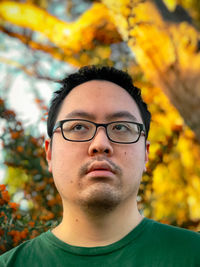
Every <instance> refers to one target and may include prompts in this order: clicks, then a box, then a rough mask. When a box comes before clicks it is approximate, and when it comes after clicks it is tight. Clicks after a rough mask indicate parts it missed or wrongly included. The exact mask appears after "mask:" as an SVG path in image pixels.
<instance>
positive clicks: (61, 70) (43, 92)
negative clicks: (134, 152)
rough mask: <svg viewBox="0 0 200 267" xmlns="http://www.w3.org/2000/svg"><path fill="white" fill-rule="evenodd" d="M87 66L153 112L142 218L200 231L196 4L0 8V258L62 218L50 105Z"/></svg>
mask: <svg viewBox="0 0 200 267" xmlns="http://www.w3.org/2000/svg"><path fill="white" fill-rule="evenodd" d="M89 64H104V65H108V66H114V67H116V68H119V69H122V70H125V71H128V72H129V73H130V74H131V76H132V78H133V81H134V84H135V85H136V86H138V87H140V88H141V90H142V95H143V98H144V99H145V101H146V102H147V103H148V106H149V109H150V111H151V113H152V124H151V129H150V134H149V140H150V142H151V148H150V161H149V163H148V168H147V172H146V173H145V174H144V176H143V180H142V183H141V187H140V192H139V196H138V205H139V209H140V211H141V213H142V214H143V215H144V216H146V217H149V218H152V219H155V220H158V221H161V222H163V223H168V224H172V225H177V226H180V227H184V228H188V229H191V230H194V231H200V119H199V118H200V3H199V1H198V0H148V1H147V0H129V1H127V0H118V1H113V0H101V1H100V0H99V1H98V0H97V1H91V0H67V1H62V0H29V1H28V0H27V1H25V0H24V1H18V0H16V1H0V184H1V185H0V237H1V238H0V253H3V252H4V251H6V250H9V249H10V248H12V247H14V246H16V245H18V244H19V243H21V242H23V241H24V240H26V239H30V238H33V237H35V236H37V235H38V234H40V233H41V232H43V231H45V230H47V229H48V228H49V227H52V226H54V225H56V224H57V223H58V222H59V220H60V218H61V215H62V208H61V201H60V197H59V195H58V193H57V191H56V189H55V187H54V184H53V179H52V177H51V174H50V173H48V171H47V164H46V161H45V154H44V149H43V145H44V139H45V138H46V137H47V135H46V118H47V114H48V105H49V101H50V99H51V97H52V94H53V92H54V91H55V90H56V89H57V88H59V86H60V83H59V81H60V80H62V79H63V78H64V77H66V75H68V74H70V73H72V72H74V71H76V70H77V69H78V68H79V67H81V66H84V65H89Z"/></svg>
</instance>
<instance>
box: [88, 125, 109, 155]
mask: <svg viewBox="0 0 200 267" xmlns="http://www.w3.org/2000/svg"><path fill="white" fill-rule="evenodd" d="M88 153H89V155H90V156H96V155H98V154H104V155H107V156H109V157H110V156H112V154H113V147H112V145H111V142H110V140H109V139H108V137H107V135H106V130H105V129H104V128H103V127H99V128H98V129H97V132H96V135H95V137H94V138H93V139H92V141H91V143H90V146H89V149H88Z"/></svg>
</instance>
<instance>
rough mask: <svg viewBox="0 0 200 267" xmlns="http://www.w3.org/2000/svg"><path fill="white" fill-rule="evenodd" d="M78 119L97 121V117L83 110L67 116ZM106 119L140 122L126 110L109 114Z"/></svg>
mask: <svg viewBox="0 0 200 267" xmlns="http://www.w3.org/2000/svg"><path fill="white" fill-rule="evenodd" d="M77 117H78V118H84V119H88V120H95V119H96V116H95V115H93V114H91V113H88V112H85V111H83V110H74V111H72V112H70V113H68V114H67V115H66V116H65V118H66V119H68V118H77ZM105 118H106V119H107V120H114V119H121V118H126V119H130V120H132V121H136V122H137V121H138V120H137V118H136V117H135V116H134V115H133V114H131V113H130V112H128V111H125V110H121V111H117V112H114V113H112V114H108V115H106V116H105Z"/></svg>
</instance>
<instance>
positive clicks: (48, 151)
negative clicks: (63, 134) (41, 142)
mask: <svg viewBox="0 0 200 267" xmlns="http://www.w3.org/2000/svg"><path fill="white" fill-rule="evenodd" d="M45 152H46V160H47V162H48V170H49V171H50V172H51V171H52V168H51V156H52V154H51V153H52V151H51V140H50V139H46V140H45Z"/></svg>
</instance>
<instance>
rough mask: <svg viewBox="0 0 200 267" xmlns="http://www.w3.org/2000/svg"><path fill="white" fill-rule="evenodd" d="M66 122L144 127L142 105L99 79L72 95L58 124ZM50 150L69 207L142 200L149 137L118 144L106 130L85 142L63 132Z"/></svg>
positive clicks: (100, 206) (49, 158) (99, 206)
mask: <svg viewBox="0 0 200 267" xmlns="http://www.w3.org/2000/svg"><path fill="white" fill-rule="evenodd" d="M131 116H132V117H133V118H135V119H133V118H132V117H131ZM64 119H86V120H90V121H93V122H96V123H109V122H111V121H121V120H127V121H136V122H139V123H143V122H142V118H141V115H140V112H139V109H138V107H137V104H136V103H135V101H134V100H133V99H132V97H131V96H130V95H129V94H128V93H127V92H126V91H125V90H124V89H123V88H122V87H120V86H118V85H116V84H114V83H111V82H108V81H99V80H98V81H97V80H92V81H89V82H85V83H83V84H81V85H79V86H77V87H75V88H74V89H73V90H72V91H71V92H70V93H69V94H68V96H67V97H66V98H65V99H64V101H63V104H62V107H61V110H60V112H59V115H58V117H57V121H60V120H64ZM45 147H46V153H47V161H48V164H49V171H51V172H52V173H53V177H54V181H55V184H56V187H57V189H58V192H59V193H60V195H61V198H62V200H63V205H64V206H65V203H66V204H67V205H69V204H70V205H79V206H82V207H84V208H86V209H88V210H89V209H91V210H93V209H95V210H98V209H99V210H102V209H104V210H105V209H107V210H108V209H111V210H112V209H113V208H114V207H116V206H118V205H119V204H121V203H123V202H125V201H127V200H133V201H136V196H137V192H138V188H139V184H140V180H141V176H142V173H143V171H144V169H145V163H146V162H147V158H148V145H145V137H144V136H141V137H140V139H139V141H138V142H137V143H133V144H117V143H113V142H111V141H109V139H108V138H107V136H106V132H105V128H103V127H99V128H98V130H97V133H96V135H95V137H94V138H93V139H92V140H91V141H87V142H81V143H79V142H70V141H67V140H65V139H64V138H63V137H62V134H61V129H60V128H58V129H57V130H56V132H55V133H54V135H53V142H52V148H50V143H49V140H47V141H46V144H45Z"/></svg>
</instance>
